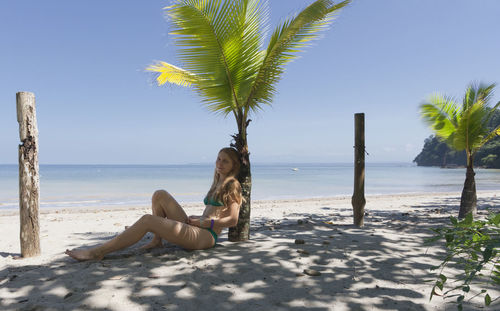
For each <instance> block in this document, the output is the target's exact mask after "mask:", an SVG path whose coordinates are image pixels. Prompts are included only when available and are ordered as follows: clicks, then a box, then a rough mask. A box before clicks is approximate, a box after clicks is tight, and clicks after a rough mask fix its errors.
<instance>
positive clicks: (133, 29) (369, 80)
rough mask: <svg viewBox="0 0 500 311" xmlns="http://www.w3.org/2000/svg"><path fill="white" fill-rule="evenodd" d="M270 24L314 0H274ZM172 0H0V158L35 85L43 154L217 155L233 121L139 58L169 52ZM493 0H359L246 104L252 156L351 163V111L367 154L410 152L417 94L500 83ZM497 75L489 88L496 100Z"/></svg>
mask: <svg viewBox="0 0 500 311" xmlns="http://www.w3.org/2000/svg"><path fill="white" fill-rule="evenodd" d="M269 2H270V7H271V23H272V29H274V26H275V25H276V24H277V23H278V22H279V21H280V20H281V19H282V18H283V17H285V16H287V15H288V14H290V13H293V12H295V11H296V10H298V9H301V8H303V7H304V6H305V5H307V4H309V3H311V2H312V1H311V0H269ZM169 3H170V1H159V0H148V1H137V0H136V1H131V0H127V1H123V0H121V1H117V0H107V1H97V0H87V1H63V0H60V1H54V0H45V1H38V0H23V1H14V0H6V1H1V2H0V77H1V82H0V163H3V164H10V163H12V164H14V163H17V146H18V144H19V133H18V124H17V121H16V108H15V107H16V102H15V94H16V92H18V91H30V92H34V93H35V95H36V100H37V114H38V127H39V132H40V137H39V142H40V163H42V164H175V163H198V162H211V161H213V160H214V159H215V155H216V152H217V151H218V149H219V148H220V147H222V146H226V145H228V143H229V142H230V135H231V134H233V133H234V132H236V123H235V121H234V120H233V119H234V118H233V117H232V116H231V115H230V116H229V117H228V118H227V119H223V118H222V117H220V116H217V115H214V114H212V113H210V112H208V110H207V109H205V108H204V107H203V106H202V105H201V103H200V100H199V98H198V97H197V96H196V95H195V94H194V92H192V90H190V89H182V88H180V87H172V86H167V87H158V86H156V85H155V84H154V83H153V80H152V76H151V75H150V74H148V73H147V72H145V70H144V69H145V67H147V66H148V65H149V64H151V63H152V62H153V61H154V60H164V61H168V62H172V63H174V64H177V65H180V64H179V63H178V62H177V61H176V56H175V48H174V46H173V44H172V40H171V37H170V36H169V35H168V32H169V25H168V23H167V21H166V20H165V19H164V16H163V11H162V8H163V7H165V6H167V5H168V4H169ZM499 16H500V1H497V0H478V1H471V0H469V1H461V0H440V1H436V0H377V1H374V0H354V1H353V3H352V4H351V5H350V6H349V7H347V8H346V9H344V10H343V11H342V12H341V14H340V15H339V17H338V19H337V20H336V21H335V23H334V25H333V27H332V28H331V29H329V30H328V31H327V32H326V33H325V34H324V37H323V38H322V39H321V40H320V41H317V42H316V43H315V45H314V46H313V47H311V48H308V49H307V50H306V52H305V53H303V54H301V55H302V57H301V58H300V59H298V60H296V61H295V62H294V63H292V64H290V65H289V66H288V67H287V72H286V73H285V75H284V78H283V79H282V81H281V82H280V83H279V85H278V92H279V93H278V94H277V95H276V97H275V100H274V104H273V106H271V107H265V110H264V111H262V112H261V113H259V114H258V115H255V116H252V120H253V122H252V123H251V124H250V126H249V129H248V132H249V134H248V135H249V136H248V138H249V147H250V152H251V159H252V161H254V162H351V161H352V159H353V148H352V146H353V140H354V133H353V131H354V121H353V119H354V113H356V112H364V113H365V114H366V146H367V151H368V152H369V156H368V157H367V161H368V162H388V161H403V162H411V161H412V160H413V159H414V157H415V156H416V155H417V154H418V152H419V151H420V150H421V148H422V145H423V141H424V139H425V138H426V137H428V136H429V135H430V134H431V132H430V130H428V129H427V128H426V127H425V126H424V124H423V123H422V122H421V120H420V118H419V114H418V105H419V104H420V103H421V102H422V100H424V99H425V98H426V97H427V96H428V95H430V94H431V93H433V92H435V91H439V92H444V93H446V94H449V95H453V96H457V97H461V96H462V93H463V92H464V90H465V88H466V86H467V84H468V83H469V82H471V81H473V80H475V81H478V80H480V81H484V82H488V83H492V82H497V83H500V18H499ZM499 94H500V87H497V94H496V95H495V97H494V101H495V102H496V101H498V100H499V99H500V96H499Z"/></svg>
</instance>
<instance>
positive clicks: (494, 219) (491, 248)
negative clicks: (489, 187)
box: [429, 213, 500, 310]
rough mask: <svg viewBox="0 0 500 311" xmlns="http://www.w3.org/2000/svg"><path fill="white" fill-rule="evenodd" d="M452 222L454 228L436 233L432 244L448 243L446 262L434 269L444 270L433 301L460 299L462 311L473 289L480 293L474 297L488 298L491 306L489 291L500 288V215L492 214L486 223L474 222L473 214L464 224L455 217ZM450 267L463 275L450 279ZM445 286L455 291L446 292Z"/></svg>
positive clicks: (435, 289)
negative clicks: (445, 272) (446, 269)
mask: <svg viewBox="0 0 500 311" xmlns="http://www.w3.org/2000/svg"><path fill="white" fill-rule="evenodd" d="M450 220H451V226H449V227H444V228H438V229H432V230H433V231H434V232H435V236H434V237H433V238H431V239H430V240H429V242H435V241H438V240H442V239H444V240H445V241H446V248H447V255H446V257H445V258H444V260H443V262H442V263H441V264H440V265H439V266H436V267H433V268H432V269H431V270H437V269H440V272H439V276H438V279H437V281H436V282H435V284H434V286H433V287H432V292H431V296H430V299H432V297H433V296H434V295H437V296H443V297H444V298H453V297H457V300H456V302H457V306H458V310H462V308H463V306H462V303H463V301H464V299H465V297H466V296H467V295H468V294H471V287H472V290H473V291H474V292H476V291H478V290H479V292H478V293H476V294H475V295H474V296H473V297H475V296H477V295H484V303H485V305H487V306H488V305H490V303H491V301H492V299H491V297H490V295H489V294H488V290H487V289H486V288H487V287H490V286H494V287H495V286H496V287H500V252H499V248H500V213H495V214H491V215H490V216H489V217H488V219H486V220H473V217H472V214H467V216H466V217H465V218H464V219H463V220H461V221H460V220H458V219H457V218H455V217H450ZM447 266H453V267H454V268H459V269H461V270H462V269H463V273H460V274H459V275H458V276H456V277H453V278H451V277H449V276H446V275H445V274H444V270H445V267H447ZM445 285H450V286H451V288H449V289H445ZM476 287H479V288H476ZM438 289H439V292H438ZM473 297H472V298H473Z"/></svg>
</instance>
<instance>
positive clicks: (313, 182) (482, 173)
mask: <svg viewBox="0 0 500 311" xmlns="http://www.w3.org/2000/svg"><path fill="white" fill-rule="evenodd" d="M213 170H214V166H213V164H192V165H41V166H40V208H42V209H43V208H71V207H79V206H117V205H118V206H119V205H122V206H130V205H134V206H137V205H144V206H149V205H150V200H151V195H152V194H153V192H154V191H155V190H157V189H165V190H167V191H169V192H170V193H171V194H172V195H173V196H174V197H175V198H176V199H177V201H179V202H200V204H201V201H202V199H203V197H204V196H205V194H206V192H207V191H208V188H209V187H210V185H211V181H212V178H213ZM353 175H354V170H353V166H352V164H343V163H336V164H335V163H329V164H317V163H314V164H313V163H289V164H259V163H256V164H252V184H253V187H252V199H253V200H271V199H296V198H317V197H335V196H344V195H352V190H353V183H354V177H353ZM365 175H366V181H365V193H366V194H402V193H426V192H428V193H430V192H457V195H460V192H461V190H462V187H463V182H464V180H465V169H464V168H454V169H441V168H436V167H418V166H416V165H414V164H410V163H384V164H371V163H367V165H366V174H365ZM476 184H477V189H478V190H493V191H495V190H498V192H499V194H500V170H495V169H476ZM18 189H19V186H18V167H17V165H0V210H6V209H17V208H18V196H19V194H18V191H19V190H18Z"/></svg>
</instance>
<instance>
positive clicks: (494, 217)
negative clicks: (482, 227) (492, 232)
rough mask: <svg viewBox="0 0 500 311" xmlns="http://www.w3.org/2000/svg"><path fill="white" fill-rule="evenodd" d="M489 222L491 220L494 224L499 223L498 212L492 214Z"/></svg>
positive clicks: (499, 215)
mask: <svg viewBox="0 0 500 311" xmlns="http://www.w3.org/2000/svg"><path fill="white" fill-rule="evenodd" d="M491 222H492V223H493V224H494V225H498V224H500V213H498V214H495V216H493V218H492V219H491Z"/></svg>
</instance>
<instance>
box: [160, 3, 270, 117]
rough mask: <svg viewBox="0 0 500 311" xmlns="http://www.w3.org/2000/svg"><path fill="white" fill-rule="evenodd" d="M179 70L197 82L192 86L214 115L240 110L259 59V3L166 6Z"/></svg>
mask: <svg viewBox="0 0 500 311" xmlns="http://www.w3.org/2000/svg"><path fill="white" fill-rule="evenodd" d="M167 14H168V16H169V17H170V18H171V20H172V23H173V24H174V29H173V31H172V32H171V34H174V35H176V36H175V38H174V41H175V43H176V45H177V46H179V48H180V49H179V58H180V60H181V62H182V63H183V67H184V68H186V70H188V71H189V72H192V73H193V74H195V75H196V76H199V77H200V78H201V79H200V80H199V81H198V83H196V85H194V86H195V88H196V90H197V91H198V92H199V93H200V95H201V96H202V99H203V101H204V103H205V104H206V105H207V106H208V108H209V109H210V110H212V111H214V112H221V113H223V114H228V113H230V112H231V111H234V110H238V109H241V105H242V101H243V99H244V97H245V94H247V93H248V92H249V89H250V85H251V84H252V82H253V80H254V79H255V76H256V74H257V72H258V68H259V67H260V63H261V60H262V56H261V55H262V53H261V49H262V40H263V39H262V36H261V29H262V24H263V23H264V22H266V21H267V18H268V17H267V16H268V11H267V10H266V9H265V7H263V6H262V5H260V1H258V0H237V1H224V2H223V3H222V2H221V1H220V0H216V1H206V0H180V1H178V3H176V4H174V5H173V6H170V7H168V8H167Z"/></svg>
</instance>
